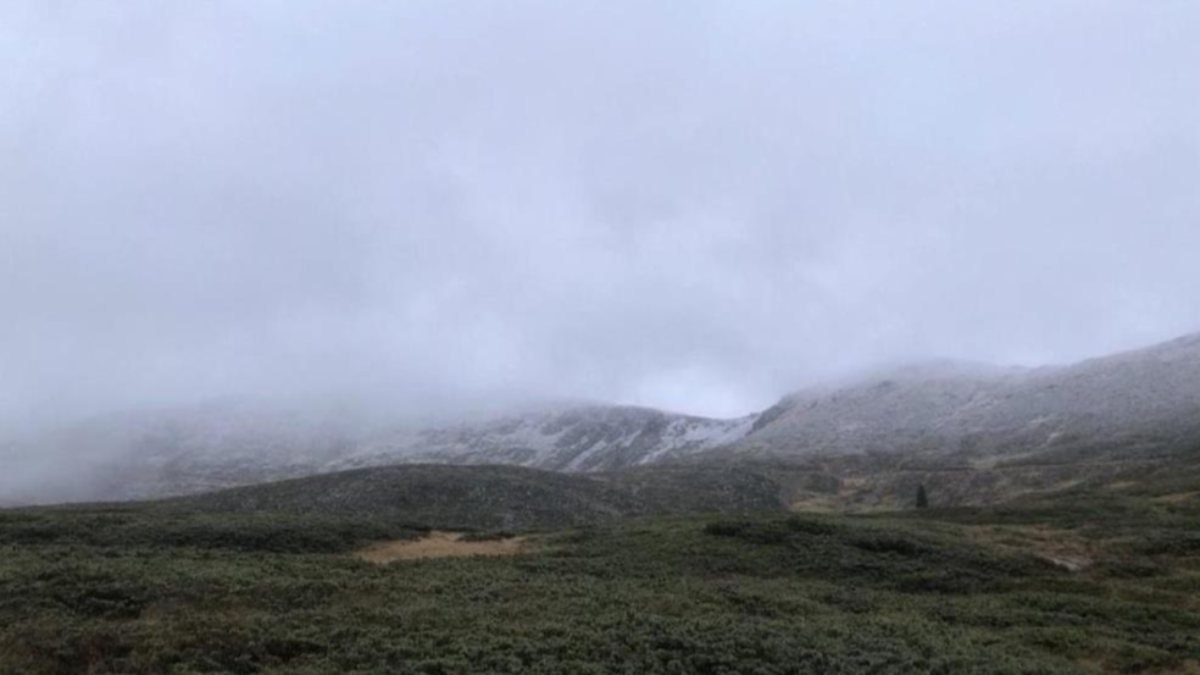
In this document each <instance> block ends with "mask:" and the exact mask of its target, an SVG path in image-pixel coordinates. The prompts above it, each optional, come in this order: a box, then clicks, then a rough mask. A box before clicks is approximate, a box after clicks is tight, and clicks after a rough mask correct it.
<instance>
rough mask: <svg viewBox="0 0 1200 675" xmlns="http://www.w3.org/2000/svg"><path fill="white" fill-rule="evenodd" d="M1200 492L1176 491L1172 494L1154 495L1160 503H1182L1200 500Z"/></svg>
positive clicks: (1155, 499)
mask: <svg viewBox="0 0 1200 675" xmlns="http://www.w3.org/2000/svg"><path fill="white" fill-rule="evenodd" d="M1198 498H1200V492H1176V493H1174V494H1169V495H1162V496H1159V497H1155V498H1154V501H1156V502H1158V503H1160V504H1183V503H1186V502H1190V501H1200V499H1198Z"/></svg>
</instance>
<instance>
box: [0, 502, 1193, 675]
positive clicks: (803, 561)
mask: <svg viewBox="0 0 1200 675" xmlns="http://www.w3.org/2000/svg"><path fill="white" fill-rule="evenodd" d="M1197 494H1200V493H1198V492H1197V491H1196V489H1195V488H1194V487H1191V488H1187V489H1186V490H1185V489H1182V487H1180V489H1179V491H1173V492H1170V493H1155V494H1150V493H1140V492H1129V493H1119V494H1116V493H1114V494H1106V495H1095V494H1080V495H1075V496H1073V497H1072V496H1070V495H1064V496H1062V497H1061V498H1059V500H1058V501H1055V502H1043V503H1037V504H1031V505H1028V506H1024V507H1013V508H1008V509H1005V510H997V511H981V510H958V511H942V510H938V509H937V508H932V509H927V510H922V511H921V512H920V513H919V514H918V513H916V512H911V513H909V514H895V515H892V516H799V515H788V514H760V515H710V516H686V517H680V516H668V517H661V516H660V517H653V518H642V519H635V520H621V521H606V522H605V523H603V524H600V525H591V526H583V527H575V528H569V529H563V530H560V531H557V532H546V533H542V534H534V535H528V534H527V538H526V539H525V540H524V544H523V548H522V549H521V552H520V553H518V554H517V555H511V556H505V557H473V558H443V559H433V560H408V561H402V562H395V563H392V564H389V565H373V564H371V563H368V562H365V561H363V560H361V559H359V558H358V557H356V556H355V555H352V553H354V552H355V551H358V550H360V549H361V548H362V547H363V546H365V545H366V544H367V543H368V542H372V541H380V540H395V539H416V538H419V537H421V536H422V535H423V531H422V530H423V526H422V524H420V523H418V522H415V518H414V517H413V516H414V514H405V515H403V517H402V516H401V514H399V513H397V514H396V517H394V518H376V519H364V518H358V517H355V516H352V515H347V514H321V515H317V514H312V513H305V514H299V513H287V512H279V513H274V514H263V513H258V514H256V513H221V514H214V513H211V512H209V513H205V512H188V511H185V510H183V509H182V508H181V507H180V506H179V505H178V504H177V505H175V508H173V509H171V510H164V509H162V508H160V507H146V506H138V507H135V506H126V507H86V508H76V509H55V510H26V511H6V512H0V672H2V673H22V674H30V675H38V674H42V673H47V674H49V673H64V674H65V673H83V672H91V673H425V674H434V673H442V674H450V673H651V674H653V673H674V674H683V673H712V674H718V673H730V674H731V673H756V674H784V673H862V672H877V673H901V672H912V673H1098V672H1144V673H1167V672H1196V671H1197V668H1198V667H1200V666H1198V664H1200V600H1198V599H1200V545H1198V542H1200V539H1197V531H1196V523H1197V522H1200V500H1197ZM1072 499H1074V500H1076V501H1072ZM1089 514H1091V515H1089ZM1072 570H1074V571H1072Z"/></svg>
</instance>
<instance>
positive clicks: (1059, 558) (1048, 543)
mask: <svg viewBox="0 0 1200 675" xmlns="http://www.w3.org/2000/svg"><path fill="white" fill-rule="evenodd" d="M965 529H966V531H967V534H968V536H970V538H971V539H972V540H974V541H976V542H978V543H980V544H984V545H987V546H991V547H993V548H996V549H1000V550H1003V551H1009V552H1020V553H1030V554H1033V555H1035V556H1037V557H1039V558H1042V559H1043V560H1047V561H1049V562H1052V563H1054V564H1055V565H1058V566H1059V567H1062V568H1064V569H1066V570H1068V571H1071V572H1079V571H1082V570H1084V569H1086V568H1088V567H1091V566H1092V563H1094V562H1095V560H1096V557H1097V555H1096V554H1097V551H1096V550H1095V547H1094V545H1092V544H1091V543H1090V542H1088V541H1086V540H1085V539H1083V538H1082V537H1080V536H1079V535H1077V534H1075V533H1073V532H1069V531H1066V530H1060V529H1056V528H1052V527H1048V526H1045V525H1024V526H1017V525H979V526H972V527H967V528H965Z"/></svg>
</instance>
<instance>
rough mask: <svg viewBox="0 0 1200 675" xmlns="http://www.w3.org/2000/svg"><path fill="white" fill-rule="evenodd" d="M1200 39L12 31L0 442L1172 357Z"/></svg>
mask: <svg viewBox="0 0 1200 675" xmlns="http://www.w3.org/2000/svg"><path fill="white" fill-rule="evenodd" d="M1197 63H1200V5H1198V4H1197V3H1194V2H1188V1H1184V0H1180V1H1175V2H1172V1H1170V0H1164V1H1163V2H1154V3H1138V2H1102V1H1101V2H1024V1H1022V2H1005V3H994V4H991V5H990V6H988V7H981V6H979V5H978V4H977V3H945V2H906V3H895V2H878V3H871V2H863V3H852V4H849V5H847V4H846V3H840V2H828V3H820V2H818V3H783V2H780V3H772V2H764V3H750V4H749V5H746V4H745V3H726V2H722V3H717V2H712V3H705V2H701V3H644V2H607V1H606V2H594V3H592V2H571V3H552V2H504V3H485V2H479V3H473V2H456V3H442V2H404V3H384V2H378V3H341V2H313V3H308V2H287V3H278V2H266V1H262V2H250V3H247V2H205V3H187V2H175V3H163V2H140V3H139V2H120V3H97V2H89V3H84V2H79V3H73V2H63V3H57V2H55V3H48V2H40V1H38V2H32V1H31V2H15V3H13V2H10V3H6V4H5V6H4V7H3V8H2V9H0V64H3V65H0V90H2V91H4V92H5V94H4V96H3V100H2V101H0V316H2V317H3V319H4V328H3V329H2V330H0V421H7V422H10V423H20V422H22V421H28V420H33V419H52V418H55V417H59V416H71V415H79V414H86V413H89V412H97V411H101V410H111V409H119V408H127V407H135V406H143V405H166V404H175V403H181V402H187V401H192V400H197V399H202V398H209V397H217V396H262V397H268V398H281V397H282V398H294V397H299V398H310V397H317V398H328V397H333V398H338V397H345V398H349V399H355V400H373V401H377V402H378V401H386V405H388V406H393V407H394V408H395V409H397V410H423V411H428V410H432V409H449V408H453V407H455V406H463V405H474V404H478V403H479V402H481V401H487V400H491V399H494V398H497V397H501V398H502V397H516V396H521V397H539V398H557V397H583V398H589V399H599V400H612V401H622V402H632V403H641V404H648V405H657V406H664V407H669V408H674V409H678V410H684V411H689V412H697V413H709V414H730V415H731V414H739V413H742V412H746V411H748V410H751V409H754V408H758V407H761V406H763V405H766V404H769V403H770V402H771V401H772V400H773V399H774V398H775V397H777V396H778V395H780V394H781V393H784V392H786V391H788V390H790V389H793V388H795V387H797V386H799V385H801V384H804V383H806V382H809V381H812V380H813V379H816V378H820V377H824V376H827V375H830V374H835V373H839V372H842V371H845V370H847V369H852V368H858V367H863V366H867V365H870V364H874V363H879V362H884V361H894V360H897V359H905V358H919V357H925V356H940V357H952V358H965V359H976V360H984V361H992V362H1004V363H1013V362H1016V363H1029V364H1035V363H1044V362H1055V361H1066V360H1071V359H1076V358H1080V357H1084V356H1089V355H1094V354H1099V353H1103V352H1107V351H1111V350H1116V349H1121V348H1128V347H1133V346H1137V345H1140V344H1144V343H1149V342H1153V341H1156V340H1160V339H1166V338H1170V337H1173V336H1175V335H1178V334H1181V333H1185V332H1189V331H1195V330H1200V302H1197V298H1200V265H1198V264H1197V262H1196V256H1197V252H1200V190H1198V189H1197V187H1198V186H1200V122H1197V120H1200V69H1198V68H1197V67H1196V65H1195V64H1197Z"/></svg>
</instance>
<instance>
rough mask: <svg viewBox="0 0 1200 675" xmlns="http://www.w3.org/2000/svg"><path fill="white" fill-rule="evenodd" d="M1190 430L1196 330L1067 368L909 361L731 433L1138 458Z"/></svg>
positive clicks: (790, 404)
mask: <svg viewBox="0 0 1200 675" xmlns="http://www.w3.org/2000/svg"><path fill="white" fill-rule="evenodd" d="M1197 437H1200V335H1195V336H1189V337H1186V338H1181V339H1179V340H1174V341H1172V342H1168V343H1165V344H1161V345H1157V346H1155V347H1151V348H1148V349H1142V350H1137V351H1133V352H1127V353H1123V354H1118V355H1115V356H1111V357H1106V358H1099V359H1092V360H1089V361H1084V362H1082V363H1078V364H1075V365H1072V366H1066V367H1058V368H1040V369H1036V370H1007V371H996V370H989V369H986V368H981V367H976V366H963V365H960V364H936V365H934V366H930V367H909V368H903V369H898V370H895V371H891V372H887V373H883V374H880V375H877V376H874V377H871V378H867V379H864V380H860V381H858V382H855V383H852V384H848V385H845V386H841V387H837V388H828V387H825V388H814V389H809V390H804V391H801V392H797V393H796V394H793V395H791V396H788V397H787V398H785V399H784V400H783V401H782V402H781V403H780V404H779V405H777V406H776V407H774V408H772V409H770V410H768V411H766V412H765V413H763V415H762V416H761V417H760V419H759V422H758V423H757V424H756V426H755V428H754V429H753V430H752V432H751V433H750V434H749V435H748V436H747V437H746V438H744V439H742V440H741V441H740V442H739V443H738V448H737V451H736V452H737V453H738V454H744V455H752V456H775V457H784V456H804V455H811V454H854V453H864V452H897V453H919V454H922V455H942V456H945V455H959V456H962V457H973V458H978V457H991V456H1002V457H1009V458H1011V457H1013V456H1020V455H1025V456H1030V457H1032V456H1037V455H1043V454H1047V455H1056V456H1059V457H1060V458H1061V460H1060V461H1067V458H1068V457H1070V456H1071V454H1072V453H1074V452H1080V451H1087V450H1088V449H1092V450H1096V451H1099V450H1100V449H1102V448H1103V449H1104V451H1105V452H1106V453H1113V452H1116V453H1118V454H1121V453H1124V454H1125V455H1129V453H1130V452H1132V453H1134V455H1139V456H1145V454H1146V453H1154V452H1160V451H1166V450H1167V449H1169V448H1170V447H1173V446H1174V445H1176V444H1178V443H1187V442H1189V441H1190V440H1191V439H1194V438H1197Z"/></svg>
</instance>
